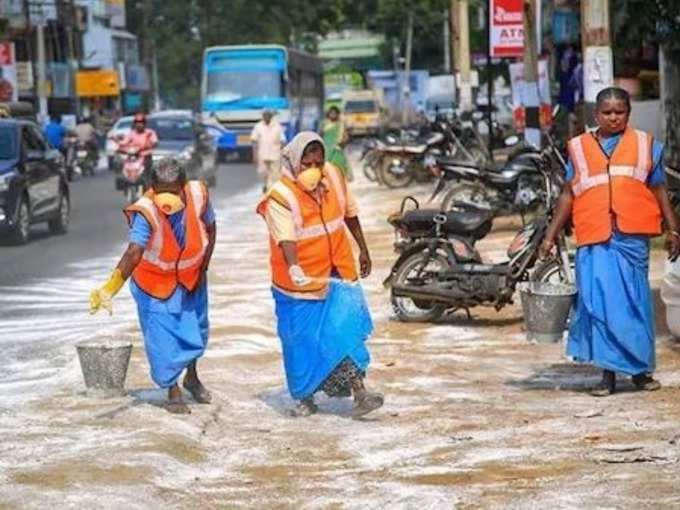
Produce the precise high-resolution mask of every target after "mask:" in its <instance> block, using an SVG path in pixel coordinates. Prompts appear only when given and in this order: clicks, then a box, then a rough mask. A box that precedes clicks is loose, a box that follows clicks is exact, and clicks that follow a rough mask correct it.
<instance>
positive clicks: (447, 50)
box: [442, 10, 452, 73]
mask: <svg viewBox="0 0 680 510" xmlns="http://www.w3.org/2000/svg"><path fill="white" fill-rule="evenodd" d="M442 32H443V33H444V72H445V73H450V72H451V68H452V66H451V24H450V21H449V12H448V11H447V10H445V11H444V24H443V25H442Z"/></svg>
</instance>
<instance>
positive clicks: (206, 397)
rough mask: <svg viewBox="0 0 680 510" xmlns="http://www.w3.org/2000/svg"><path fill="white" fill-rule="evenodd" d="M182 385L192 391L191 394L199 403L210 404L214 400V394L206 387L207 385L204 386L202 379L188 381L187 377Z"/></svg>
mask: <svg viewBox="0 0 680 510" xmlns="http://www.w3.org/2000/svg"><path fill="white" fill-rule="evenodd" d="M182 386H184V389H185V390H187V391H188V392H189V393H191V396H192V397H194V400H195V401H196V402H198V403H199V404H210V403H211V402H212V394H211V393H210V392H209V391H208V390H207V389H206V387H205V386H203V384H202V383H201V381H196V382H192V383H188V382H187V380H186V379H185V380H184V382H183V383H182Z"/></svg>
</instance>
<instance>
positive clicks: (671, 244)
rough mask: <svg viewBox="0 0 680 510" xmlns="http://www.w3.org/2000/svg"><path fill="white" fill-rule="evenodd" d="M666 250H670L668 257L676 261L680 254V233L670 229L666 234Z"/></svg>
mask: <svg viewBox="0 0 680 510" xmlns="http://www.w3.org/2000/svg"><path fill="white" fill-rule="evenodd" d="M665 245H666V250H667V251H668V259H669V260H670V261H671V262H675V261H676V260H677V258H678V256H680V234H678V233H677V232H675V231H669V232H668V233H667V234H666V243H665Z"/></svg>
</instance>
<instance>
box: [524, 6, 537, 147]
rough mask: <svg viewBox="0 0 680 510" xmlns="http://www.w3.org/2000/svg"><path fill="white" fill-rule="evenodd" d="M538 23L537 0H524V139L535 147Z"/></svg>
mask: <svg viewBox="0 0 680 510" xmlns="http://www.w3.org/2000/svg"><path fill="white" fill-rule="evenodd" d="M536 22H537V20H536V0H524V90H523V91H522V98H523V101H522V103H523V104H524V112H525V118H526V124H525V128H524V139H525V140H526V141H527V142H528V143H530V144H531V145H533V146H534V147H540V146H541V118H540V106H541V100H540V97H539V93H538V56H537V54H536Z"/></svg>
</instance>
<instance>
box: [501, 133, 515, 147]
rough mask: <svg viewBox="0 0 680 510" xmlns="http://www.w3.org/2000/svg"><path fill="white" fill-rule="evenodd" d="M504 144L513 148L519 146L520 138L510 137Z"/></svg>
mask: <svg viewBox="0 0 680 510" xmlns="http://www.w3.org/2000/svg"><path fill="white" fill-rule="evenodd" d="M503 143H504V144H505V146H506V147H512V146H513V145H517V144H518V143H519V136H517V135H510V136H508V137H507V138H506V139H505V140H503Z"/></svg>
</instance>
